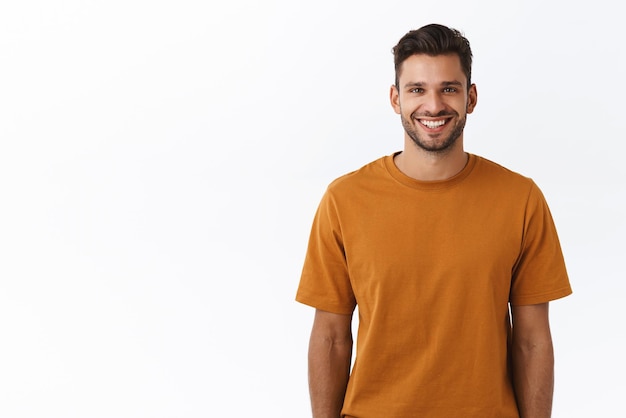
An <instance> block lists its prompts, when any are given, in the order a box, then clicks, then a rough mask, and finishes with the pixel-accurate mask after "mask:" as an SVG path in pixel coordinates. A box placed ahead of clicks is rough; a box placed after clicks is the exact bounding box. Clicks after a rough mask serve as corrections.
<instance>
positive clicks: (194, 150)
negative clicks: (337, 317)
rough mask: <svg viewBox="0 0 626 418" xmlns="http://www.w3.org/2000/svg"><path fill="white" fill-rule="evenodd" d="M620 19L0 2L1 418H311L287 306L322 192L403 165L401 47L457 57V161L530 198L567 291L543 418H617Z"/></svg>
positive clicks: (594, 6)
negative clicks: (440, 43) (411, 39)
mask: <svg viewBox="0 0 626 418" xmlns="http://www.w3.org/2000/svg"><path fill="white" fill-rule="evenodd" d="M621 16H622V14H621V12H618V9H617V2H613V1H611V0H599V1H595V2H584V3H583V2H580V1H564V0H562V1H552V2H550V1H538V0H531V1H523V2H522V1H517V2H498V1H495V0H493V1H474V2H468V1H460V0H453V1H451V2H444V3H441V2H430V3H428V4H424V2H415V1H399V0H392V1H387V2H372V3H371V4H369V5H368V4H367V3H363V2H357V1H354V0H350V1H344V2H337V1H329V0H321V1H318V2H306V3H304V2H298V1H287V0H266V1H263V2H257V1H254V0H240V1H230V2H219V4H218V2H214V3H213V2H206V1H195V2H194V1H176V2H174V1H150V2H148V1H140V0H126V1H106V2H105V1H90V2H86V1H79V0H75V1H55V2H47V1H43V0H42V1H20V2H18V1H7V2H3V3H2V4H1V5H0V199H1V200H0V203H1V204H0V416H2V417H11V418H19V417H64V418H70V417H80V418H85V417H116V418H124V417H132V418H137V417H151V418H157V417H181V416H184V417H217V416H219V417H242V416H262V417H304V416H307V414H308V413H309V412H308V411H309V401H308V393H307V387H306V345H307V340H308V335H309V328H310V324H311V320H312V314H313V312H312V309H311V308H308V307H305V306H301V305H299V304H297V303H296V302H294V300H293V299H294V296H295V290H296V287H297V283H298V279H299V273H300V269H301V266H302V261H303V256H304V250H305V247H306V241H307V239H308V232H309V228H310V223H311V221H312V217H313V213H314V211H315V209H316V206H317V202H318V200H319V198H320V197H321V194H322V192H323V190H324V189H325V187H326V185H327V183H328V182H329V181H330V180H332V179H333V178H335V177H337V176H339V175H341V174H343V173H345V172H347V171H350V170H353V169H355V168H358V167H360V166H361V165H363V164H365V163H367V162H369V161H371V160H373V159H375V158H378V157H380V156H382V155H386V154H390V153H392V152H393V151H396V150H399V149H400V148H401V146H402V131H401V127H400V124H399V121H398V120H397V116H396V115H395V114H394V113H393V112H392V110H391V108H390V107H389V104H388V89H389V85H390V84H391V83H392V81H393V65H392V56H391V52H390V49H391V47H392V46H393V45H394V44H395V43H396V42H397V40H398V39H399V38H400V37H401V36H402V35H403V34H404V33H406V32H407V31H408V30H410V29H415V28H417V27H419V26H422V25H424V24H427V23H431V22H437V23H443V24H447V25H450V26H453V27H456V28H458V29H460V30H462V31H463V32H464V33H465V34H466V35H467V36H468V38H469V39H470V41H471V43H472V47H473V50H474V56H475V66H474V82H475V83H476V84H477V86H478V92H479V104H478V107H477V109H476V111H475V112H474V114H472V115H471V116H470V117H469V119H468V125H467V128H466V135H465V142H466V148H467V149H468V150H469V151H470V152H473V153H477V154H481V155H483V156H485V157H487V158H490V159H493V160H495V161H498V162H499V163H501V164H504V165H506V166H508V167H510V168H512V169H514V170H516V171H519V172H522V173H524V174H526V175H528V176H531V177H533V178H534V179H535V181H536V182H537V183H538V184H539V186H540V187H541V188H542V189H543V191H544V194H545V195H546V197H547V199H548V202H549V204H550V206H551V209H552V212H553V215H554V218H555V220H556V223H557V228H558V229H559V232H560V235H561V240H562V245H563V249H564V251H565V256H566V259H567V262H568V267H569V272H570V276H571V281H572V285H573V287H574V295H573V296H571V297H568V298H566V299H563V300H562V301H558V302H555V303H554V304H553V305H552V309H551V314H552V323H553V334H554V339H555V345H556V355H557V386H556V394H555V406H554V416H555V417H556V418H571V417H591V416H593V417H613V416H618V415H619V414H620V412H619V411H621V409H622V405H621V400H620V399H621V397H622V395H623V393H624V392H625V390H626V384H625V383H624V380H623V376H624V374H625V373H626V365H625V361H624V356H623V352H624V351H625V349H626V336H625V332H624V327H623V319H624V313H623V310H622V309H621V300H622V297H623V294H624V291H626V284H625V280H624V279H625V277H624V276H625V275H624V269H623V266H622V264H623V258H624V254H625V251H624V241H623V239H622V237H623V236H624V234H625V233H626V227H625V222H624V216H623V215H624V213H625V210H626V196H625V190H624V189H625V188H624V180H626V173H625V172H626V169H625V168H624V164H623V157H622V152H621V149H622V143H623V142H624V139H625V135H624V132H623V129H622V127H623V124H624V122H623V115H624V105H623V103H624V97H626V87H625V84H624V81H623V79H624V75H625V74H626V59H625V58H624V54H623V53H622V52H623V39H624V36H623V32H622V26H623V24H622V18H621Z"/></svg>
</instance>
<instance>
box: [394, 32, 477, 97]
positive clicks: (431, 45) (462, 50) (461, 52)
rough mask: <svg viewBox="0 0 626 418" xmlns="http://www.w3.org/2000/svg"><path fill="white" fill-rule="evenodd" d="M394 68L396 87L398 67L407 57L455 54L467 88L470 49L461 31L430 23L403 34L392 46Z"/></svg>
mask: <svg viewBox="0 0 626 418" xmlns="http://www.w3.org/2000/svg"><path fill="white" fill-rule="evenodd" d="M392 51H393V58H394V65H395V69H396V87H398V88H399V87H400V86H398V80H399V78H400V67H401V66H402V63H403V62H404V61H405V60H406V59H407V58H409V57H411V56H413V55H416V54H426V55H430V56H436V55H449V54H456V55H458V56H459V59H460V60H461V68H462V69H463V72H464V73H465V77H467V88H468V89H469V88H470V86H471V84H472V81H471V80H472V49H471V48H470V43H469V41H468V40H467V38H465V36H463V34H462V33H461V32H459V31H458V30H456V29H452V28H449V27H447V26H443V25H438V24H434V23H433V24H430V25H426V26H422V27H421V28H419V29H416V30H412V31H410V32H408V33H407V34H406V35H404V36H403V37H402V38H401V39H400V41H398V44H397V45H396V46H394V47H393V50H392Z"/></svg>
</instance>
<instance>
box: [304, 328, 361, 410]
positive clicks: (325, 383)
mask: <svg viewBox="0 0 626 418" xmlns="http://www.w3.org/2000/svg"><path fill="white" fill-rule="evenodd" d="M351 360H352V340H351V339H343V340H333V339H330V338H324V337H316V336H315V335H313V336H312V338H311V341H310V345H309V391H310V395H311V407H312V410H313V418H339V416H340V413H341V408H342V406H343V399H344V396H345V393H346V387H347V385H348V377H349V375H350V363H351Z"/></svg>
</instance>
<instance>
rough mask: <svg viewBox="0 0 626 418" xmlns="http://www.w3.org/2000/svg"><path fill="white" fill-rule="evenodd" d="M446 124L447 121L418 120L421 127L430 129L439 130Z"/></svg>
mask: <svg viewBox="0 0 626 418" xmlns="http://www.w3.org/2000/svg"><path fill="white" fill-rule="evenodd" d="M447 122H448V119H440V120H424V119H419V123H421V124H422V125H424V126H425V127H427V128H430V129H436V128H439V127H441V126H443V125H445V124H446V123H447Z"/></svg>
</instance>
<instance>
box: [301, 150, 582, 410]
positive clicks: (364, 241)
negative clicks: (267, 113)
mask: <svg viewBox="0 0 626 418" xmlns="http://www.w3.org/2000/svg"><path fill="white" fill-rule="evenodd" d="M571 292H572V291H571V287H570V284H569V280H568V276H567V272H566V268H565V263H564V260H563V255H562V252H561V247H560V244H559V240H558V236H557V232H556V229H555V226H554V222H553V220H552V217H551V215H550V211H549V209H548V206H547V204H546V202H545V199H544V197H543V195H542V193H541V191H540V190H539V188H538V187H537V186H536V185H535V183H534V182H533V181H532V180H531V179H528V178H526V177H523V176H521V175H519V174H517V173H514V172H512V171H510V170H508V169H506V168H504V167H502V166H500V165H498V164H495V163H493V162H491V161H488V160H486V159H484V158H481V157H478V156H476V155H471V154H470V156H469V161H468V164H467V165H466V167H465V168H464V169H463V170H462V171H461V172H460V173H458V174H457V175H456V176H454V177H452V178H450V179H448V180H444V181H433V182H422V181H417V180H414V179H412V178H410V177H407V176H406V175H404V174H403V173H402V172H400V171H399V170H398V169H397V167H396V166H395V164H394V162H393V155H389V156H386V157H383V158H381V159H379V160H376V161H374V162H372V163H370V164H368V165H366V166H364V167H363V168H361V169H360V170H357V171H355V172H352V173H350V174H347V175H345V176H342V177H340V178H338V179H337V180H335V181H334V182H333V183H331V184H330V186H329V187H328V189H327V191H326V193H325V195H324V196H323V198H322V201H321V203H320V205H319V208H318V211H317V213H316V216H315V219H314V222H313V227H312V230H311V236H310V241H309V246H308V250H307V254H306V259H305V262H304V267H303V272H302V277H301V279H300V284H299V287H298V292H297V296H296V299H297V300H298V301H299V302H302V303H304V304H307V305H311V306H313V307H315V308H318V309H321V310H325V311H329V312H335V313H343V314H350V313H352V312H353V311H354V309H355V307H356V306H358V314H359V316H358V318H359V328H358V336H357V351H356V360H355V363H354V366H353V369H352V373H351V376H350V380H349V383H348V389H347V393H346V398H345V402H344V408H343V411H342V414H343V415H344V416H350V417H357V418H380V417H394V418H402V417H417V416H419V417H423V418H427V417H446V418H449V417H464V418H470V417H480V418H488V417H497V418H508V417H511V418H517V417H518V416H519V415H518V412H517V406H516V402H515V396H514V393H513V387H512V383H511V370H510V367H509V362H508V358H509V352H508V339H509V336H510V320H509V303H511V304H513V305H526V304H537V303H543V302H548V301H551V300H554V299H558V298H561V297H564V296H567V295H569V294H570V293H571Z"/></svg>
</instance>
